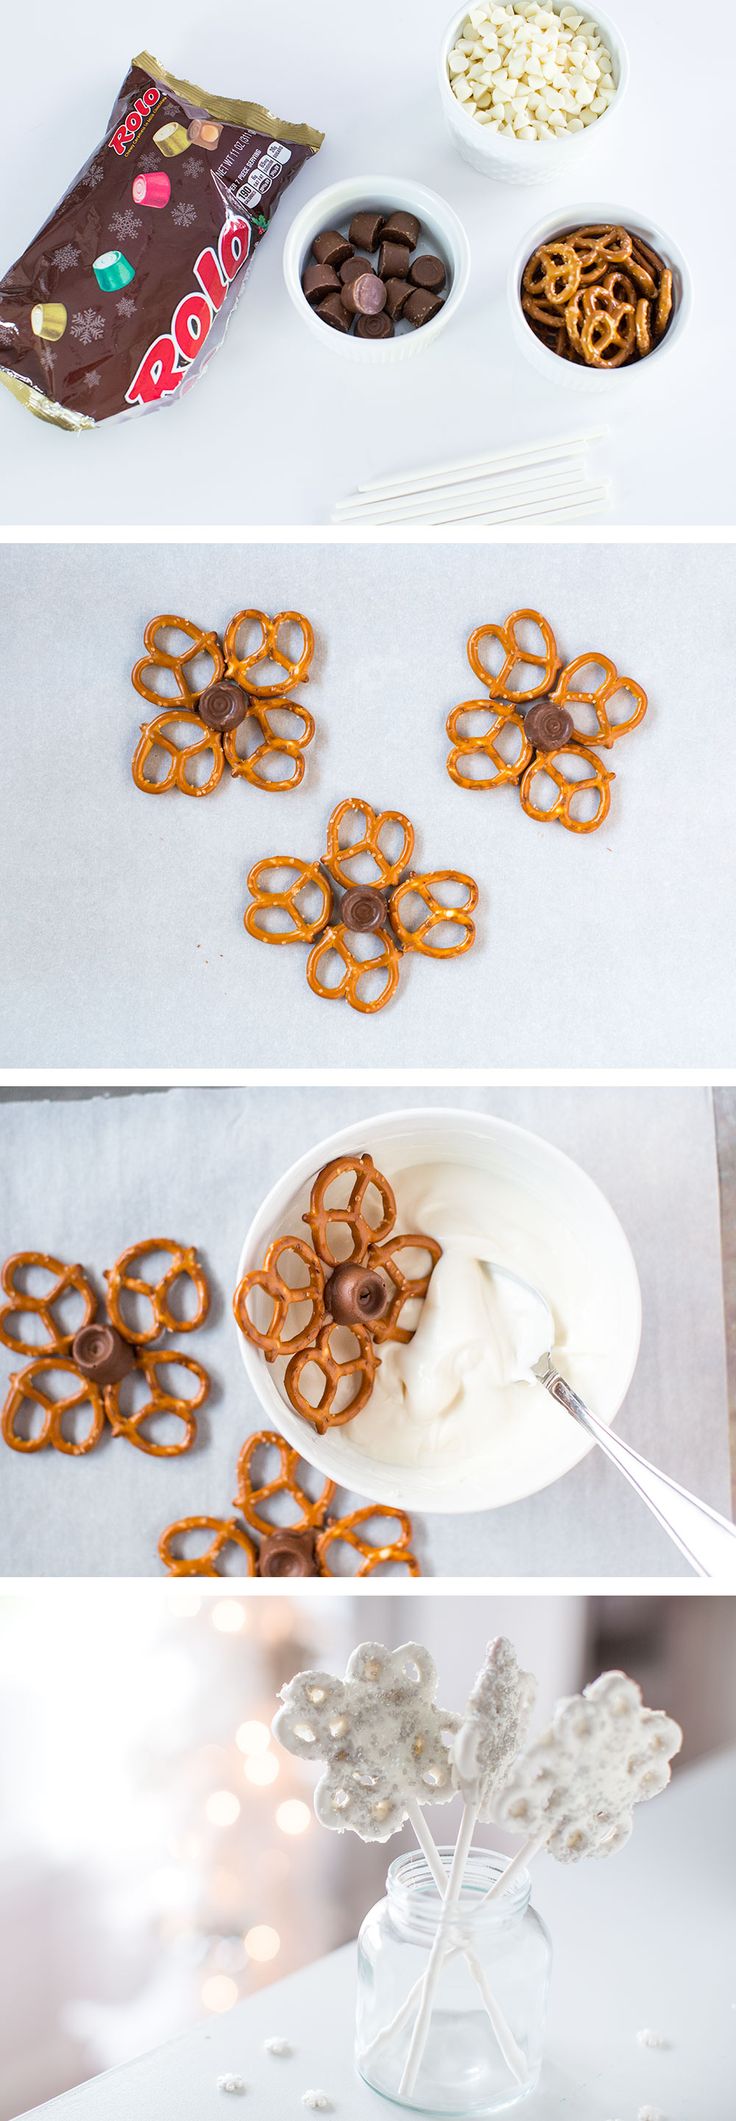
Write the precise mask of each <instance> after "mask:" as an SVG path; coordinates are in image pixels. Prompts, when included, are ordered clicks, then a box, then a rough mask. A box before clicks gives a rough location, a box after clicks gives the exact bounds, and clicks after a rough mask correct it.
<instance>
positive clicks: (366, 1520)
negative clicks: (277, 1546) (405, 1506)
mask: <svg viewBox="0 0 736 2121" xmlns="http://www.w3.org/2000/svg"><path fill="white" fill-rule="evenodd" d="M384 1519H391V1520H395V1521H396V1522H397V1523H398V1525H399V1529H400V1533H401V1537H400V1539H397V1540H394V1541H392V1542H391V1543H390V1544H389V1545H387V1546H374V1544H373V1542H372V1541H371V1540H369V1539H366V1537H365V1534H364V1531H363V1527H364V1526H366V1525H368V1524H370V1523H371V1520H374V1521H376V1522H378V1523H382V1522H383V1520H384ZM411 1539H412V1523H411V1518H410V1517H407V1514H406V1511H405V1510H382V1509H381V1507H380V1505H379V1504H377V1503H368V1504H367V1506H366V1507H365V1508H364V1509H362V1510H353V1512H352V1515H351V1516H350V1517H341V1518H338V1519H337V1521H333V1522H332V1523H330V1524H327V1525H326V1526H325V1529H324V1531H323V1532H318V1534H317V1539H316V1552H317V1560H318V1562H319V1566H320V1569H321V1570H322V1572H323V1573H324V1575H326V1576H331V1575H332V1574H333V1573H334V1572H333V1570H332V1569H330V1567H329V1558H330V1552H331V1549H332V1547H333V1546H340V1545H342V1546H348V1547H352V1548H353V1551H354V1553H356V1554H360V1555H361V1556H362V1566H361V1567H360V1568H359V1569H356V1570H355V1571H354V1575H355V1576H356V1577H358V1576H372V1575H373V1573H374V1571H375V1570H376V1569H378V1568H380V1567H381V1565H382V1564H383V1563H386V1562H403V1564H404V1566H405V1568H406V1569H407V1571H408V1573H409V1575H410V1576H421V1573H422V1572H421V1569H420V1567H419V1563H418V1561H417V1558H416V1555H415V1554H413V1553H412V1550H411Z"/></svg>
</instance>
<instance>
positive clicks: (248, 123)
mask: <svg viewBox="0 0 736 2121" xmlns="http://www.w3.org/2000/svg"><path fill="white" fill-rule="evenodd" d="M133 65H134V66H139V67H140V68H141V71H142V73H144V74H150V76H151V79H152V80H153V81H160V82H161V83H162V84H163V87H164V88H168V90H169V92H170V94H171V95H172V96H178V97H180V98H181V100H182V102H184V103H191V104H192V105H193V106H194V108H195V110H203V111H206V112H208V114H209V115H210V116H211V117H213V118H219V120H220V122H221V124H223V125H242V126H243V127H244V128H246V129H247V130H248V131H249V132H256V133H265V134H266V135H267V136H268V138H269V139H271V140H284V141H285V140H293V141H295V142H296V144H297V146H299V147H311V148H312V149H313V150H314V153H315V154H316V153H317V152H318V150H319V148H320V147H321V146H322V142H323V140H324V137H325V136H324V133H319V132H316V131H315V128H314V126H312V125H290V124H289V121H288V119H287V118H277V117H275V115H274V112H273V111H271V110H265V109H264V107H263V104H261V103H237V102H235V101H234V100H233V98H232V97H230V96H209V95H208V94H207V91H206V89H204V88H198V87H197V84H196V82H193V81H179V80H178V79H177V76H176V74H167V72H166V68H165V67H163V66H159V62H158V59H154V58H153V57H152V54H151V53H150V52H139V53H138V55H137V57H136V58H135V59H134V60H133Z"/></svg>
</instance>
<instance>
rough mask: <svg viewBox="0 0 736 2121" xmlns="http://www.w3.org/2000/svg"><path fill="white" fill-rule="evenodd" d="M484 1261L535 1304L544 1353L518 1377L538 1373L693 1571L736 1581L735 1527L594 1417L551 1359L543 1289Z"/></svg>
mask: <svg viewBox="0 0 736 2121" xmlns="http://www.w3.org/2000/svg"><path fill="white" fill-rule="evenodd" d="M487 1265H488V1267H489V1270H490V1272H491V1273H492V1274H493V1275H497V1276H498V1277H499V1279H501V1280H505V1281H508V1282H513V1283H515V1284H516V1286H517V1288H519V1289H523V1290H524V1291H525V1292H526V1294H527V1295H528V1296H531V1297H533V1298H534V1300H535V1301H536V1303H537V1305H538V1307H539V1334H538V1336H537V1335H536V1333H535V1335H534V1341H535V1344H536V1345H537V1346H538V1347H540V1348H543V1349H544V1350H545V1352H544V1354H542V1355H540V1357H539V1359H538V1360H537V1361H532V1362H531V1363H530V1364H529V1366H528V1367H525V1366H523V1365H522V1364H521V1362H520V1365H519V1372H518V1375H519V1378H520V1379H521V1378H526V1379H527V1380H528V1381H530V1380H531V1378H532V1377H536V1378H537V1380H538V1382H539V1384H540V1385H544V1387H545V1390H546V1391H547V1392H549V1393H551V1396H552V1398H553V1399H556V1400H557V1403H558V1405H559V1406H561V1407H564V1409H565V1412H566V1414H571V1415H572V1418H573V1421H577V1422H578V1423H579V1425H580V1427H581V1429H585V1431H586V1433H587V1435H588V1436H592V1438H593V1441H594V1442H595V1443H597V1444H600V1448H601V1450H602V1451H605V1454H606V1457H607V1458H610V1459H611V1460H612V1462H613V1464H614V1465H616V1466H618V1468H619V1472H621V1473H623V1474H624V1477H625V1479H626V1480H628V1481H629V1482H630V1485H631V1487H632V1488H635V1489H636V1492H637V1495H640V1496H641V1500H642V1502H645V1503H646V1505H647V1508H648V1509H649V1510H651V1512H652V1515H653V1516H654V1517H656V1518H657V1520H658V1523H659V1524H661V1526H662V1528H663V1530H664V1531H665V1532H667V1533H668V1534H669V1537H670V1539H672V1540H674V1543H675V1546H676V1547H679V1549H680V1553H681V1554H684V1556H685V1560H686V1561H689V1563H690V1567H691V1568H692V1569H694V1570H695V1572H696V1575H698V1576H718V1577H720V1578H721V1580H722V1581H725V1580H726V1579H728V1580H729V1581H730V1582H732V1583H736V1525H733V1524H730V1523H729V1521H728V1519H727V1518H726V1517H721V1516H720V1515H719V1513H718V1511H717V1510H712V1509H711V1508H710V1506H709V1504H708V1503H707V1502H699V1501H698V1498H697V1496H695V1495H690V1494H688V1491H687V1488H681V1487H680V1485H679V1482H678V1481H676V1480H670V1479H669V1476H668V1475H667V1474H666V1473H660V1472H659V1471H658V1469H657V1467H656V1466H653V1465H650V1464H649V1461H648V1459H646V1458H642V1457H641V1454H640V1452H639V1451H634V1450H632V1447H631V1444H628V1443H623V1442H622V1440H621V1437H620V1436H616V1434H615V1433H614V1432H613V1431H612V1430H611V1429H607V1428H606V1426H605V1424H604V1422H602V1421H599V1420H598V1418H597V1415H595V1414H591V1412H590V1409H589V1407H586V1405H585V1402H584V1401H583V1400H582V1399H579V1398H578V1395H577V1392H573V1389H572V1386H571V1385H569V1384H568V1383H567V1380H566V1378H564V1377H562V1376H561V1375H560V1372H559V1370H558V1369H557V1367H556V1364H555V1362H554V1361H553V1357H552V1352H551V1351H552V1348H553V1346H554V1340H555V1328H554V1319H553V1316H552V1312H551V1310H550V1307H549V1304H548V1302H547V1298H546V1296H544V1295H543V1294H542V1291H541V1289H536V1288H535V1287H534V1284H533V1282H528V1281H524V1280H523V1278H522V1276H521V1275H520V1274H512V1273H511V1272H510V1270H509V1269H508V1268H507V1267H499V1266H497V1265H496V1263H495V1261H488V1262H487Z"/></svg>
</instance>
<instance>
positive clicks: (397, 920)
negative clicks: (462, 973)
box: [391, 869, 478, 957]
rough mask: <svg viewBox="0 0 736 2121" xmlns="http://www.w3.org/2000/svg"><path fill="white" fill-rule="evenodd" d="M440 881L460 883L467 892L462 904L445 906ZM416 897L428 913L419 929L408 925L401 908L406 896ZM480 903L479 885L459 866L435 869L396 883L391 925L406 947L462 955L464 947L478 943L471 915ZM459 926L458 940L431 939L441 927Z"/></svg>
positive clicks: (431, 954) (430, 953) (428, 953)
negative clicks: (440, 895)
mask: <svg viewBox="0 0 736 2121" xmlns="http://www.w3.org/2000/svg"><path fill="white" fill-rule="evenodd" d="M438 884H440V885H441V884H459V885H460V887H461V889H462V890H464V891H465V900H464V903H463V905H461V906H446V905H444V904H443V901H442V899H441V898H439V897H438V896H437V891H436V888H435V887H436V886H437V885H438ZM412 897H414V898H417V899H419V900H420V901H421V903H422V905H423V906H426V909H427V910H426V915H425V918H424V919H423V920H421V921H420V922H419V924H418V926H417V927H416V928H409V927H407V924H406V921H405V920H404V918H403V916H402V911H401V908H402V906H403V903H404V899H405V898H409V899H411V898H412ZM477 904H478V886H477V884H475V883H474V882H473V879H472V877H470V876H461V875H460V872H459V870H457V869H433V870H431V871H430V872H429V873H428V874H426V875H424V876H407V877H405V878H404V882H403V883H402V884H397V886H396V890H395V892H394V894H393V898H392V900H391V926H392V928H393V930H394V933H395V934H396V935H397V937H398V940H399V942H400V944H401V947H402V949H403V950H418V951H419V952H420V955H421V956H422V957H462V954H463V951H464V950H472V947H473V944H474V942H475V921H474V920H473V918H472V915H473V912H474V910H475V907H476V906H477ZM443 928H459V929H461V930H462V940H461V941H460V942H459V943H442V942H439V941H435V942H432V940H431V938H432V936H433V935H436V933H437V930H438V929H440V930H441V929H443Z"/></svg>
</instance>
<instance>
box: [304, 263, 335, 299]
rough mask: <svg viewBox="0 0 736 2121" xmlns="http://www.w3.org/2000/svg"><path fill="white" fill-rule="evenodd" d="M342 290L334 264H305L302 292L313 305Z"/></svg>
mask: <svg viewBox="0 0 736 2121" xmlns="http://www.w3.org/2000/svg"><path fill="white" fill-rule="evenodd" d="M335 290H337V293H338V294H339V292H340V282H339V280H338V277H337V273H336V272H335V268H334V265H305V267H304V271H303V273H302V294H304V295H306V297H307V301H308V302H311V304H312V307H313V308H314V306H315V305H316V303H317V302H324V301H325V300H326V298H327V296H328V295H331V294H334V293H335Z"/></svg>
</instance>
